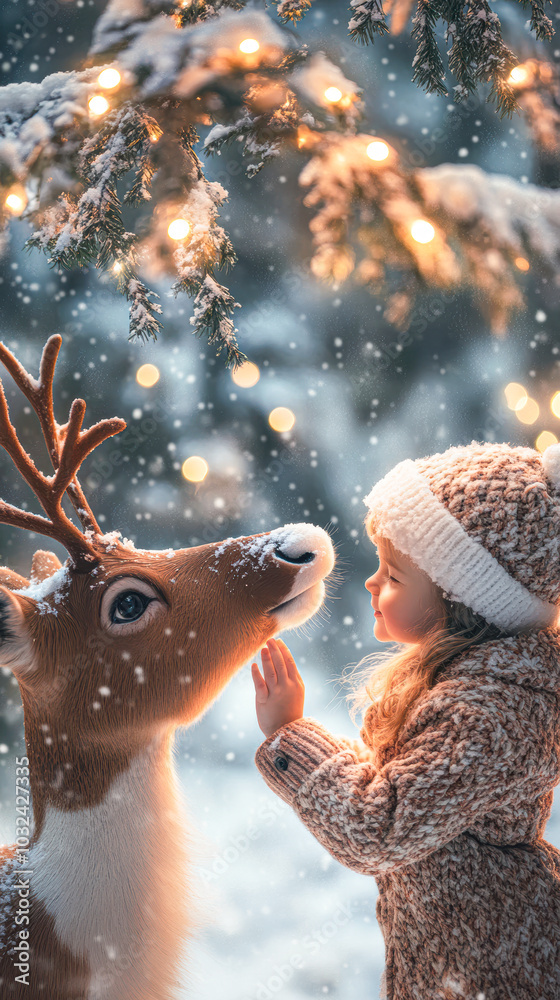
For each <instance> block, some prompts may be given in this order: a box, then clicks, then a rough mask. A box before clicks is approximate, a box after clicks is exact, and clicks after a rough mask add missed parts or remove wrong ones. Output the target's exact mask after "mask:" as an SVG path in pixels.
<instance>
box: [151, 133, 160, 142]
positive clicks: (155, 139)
mask: <svg viewBox="0 0 560 1000" xmlns="http://www.w3.org/2000/svg"><path fill="white" fill-rule="evenodd" d="M150 139H151V140H152V142H157V141H158V139H159V135H154V133H153V132H150Z"/></svg>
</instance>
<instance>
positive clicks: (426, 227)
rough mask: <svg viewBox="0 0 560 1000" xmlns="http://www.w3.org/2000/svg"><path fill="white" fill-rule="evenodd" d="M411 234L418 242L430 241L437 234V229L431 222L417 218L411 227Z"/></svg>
mask: <svg viewBox="0 0 560 1000" xmlns="http://www.w3.org/2000/svg"><path fill="white" fill-rule="evenodd" d="M410 235H411V236H412V239H413V240H416V242H417V243H429V242H430V241H431V240H433V238H434V236H435V235H436V231H435V229H434V227H433V226H432V224H431V222H426V220H425V219H416V221H415V222H413V223H412V225H411V227H410Z"/></svg>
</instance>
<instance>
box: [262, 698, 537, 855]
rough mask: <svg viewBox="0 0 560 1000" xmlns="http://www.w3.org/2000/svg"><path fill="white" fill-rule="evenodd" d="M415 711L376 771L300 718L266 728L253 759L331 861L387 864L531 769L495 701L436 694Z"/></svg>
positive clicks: (431, 847) (442, 833) (500, 794)
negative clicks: (417, 717) (417, 719)
mask: <svg viewBox="0 0 560 1000" xmlns="http://www.w3.org/2000/svg"><path fill="white" fill-rule="evenodd" d="M493 709H494V711H493ZM421 718H422V722H421V725H420V726H418V725H417V726H416V728H415V729H414V728H413V729H412V736H411V738H410V739H409V740H407V741H405V742H404V743H403V745H402V747H401V749H400V752H399V753H398V754H397V755H396V756H395V757H393V758H392V759H391V760H389V761H388V762H387V763H386V764H385V765H384V766H383V767H382V768H381V769H379V770H376V768H375V767H374V765H373V764H372V763H371V762H370V761H368V760H367V755H366V757H365V759H364V757H363V756H362V757H361V758H360V757H359V756H358V755H357V754H356V752H355V751H354V750H353V749H352V747H351V745H350V741H344V740H343V739H341V738H337V737H335V736H332V735H331V734H330V733H329V732H328V731H327V730H326V729H324V727H323V726H321V725H320V723H318V722H316V721H315V720H314V719H312V718H308V717H306V718H302V719H297V720H296V721H295V722H290V723H289V724H288V725H286V726H283V727H281V728H280V729H278V730H277V731H276V732H275V733H273V735H272V736H270V737H269V738H268V739H267V740H265V741H264V743H262V744H261V745H260V747H259V748H258V750H257V753H256V755H255V763H256V765H257V767H258V769H259V770H260V772H261V774H262V776H263V778H264V779H265V781H266V782H267V784H268V785H269V786H270V788H271V789H272V790H273V791H274V792H276V793H277V794H278V795H279V796H280V797H281V798H283V799H284V800H285V801H286V802H287V803H288V804H289V805H291V806H292V808H293V809H294V810H295V812H296V813H297V815H298V816H299V818H300V819H301V821H302V822H303V823H304V824H305V825H306V826H307V827H308V829H309V830H310V831H311V833H312V834H313V835H314V836H315V837H316V838H317V840H318V841H319V842H320V843H321V844H322V845H323V846H324V847H325V848H326V849H327V850H328V851H329V853H330V854H332V856H333V857H334V858H336V860H337V861H340V862H341V863H342V864H344V865H346V866H347V867H348V868H351V869H353V870H354V871H358V872H362V873H363V874H368V875H375V874H376V873H378V872H387V871H391V870H393V869H396V868H399V867H401V866H402V865H405V864H412V863H413V862H416V861H420V860H421V859H422V858H425V857H427V856H428V855H429V854H431V853H433V852H434V851H436V850H438V849H439V848H440V847H443V845H444V844H446V843H447V842H448V841H450V840H453V839H454V838H455V837H457V836H458V835H459V834H460V833H461V832H463V831H464V830H466V829H468V828H469V826H471V825H472V823H473V822H474V821H475V820H476V819H478V818H479V817H481V816H482V815H484V814H485V813H487V812H490V811H492V810H493V809H495V808H496V807H498V806H503V805H507V804H508V803H510V802H514V801H515V799H516V796H519V786H520V784H522V783H523V780H525V779H527V778H530V777H531V776H532V775H531V774H530V771H531V764H534V757H533V756H532V755H531V754H529V755H527V747H526V745H525V742H524V740H523V739H522V738H520V739H519V740H513V739H512V738H510V736H509V735H508V733H507V732H506V730H505V728H504V727H503V726H502V725H501V723H500V721H499V718H500V714H499V713H497V714H496V712H495V706H492V705H490V706H489V707H488V708H485V707H484V706H482V705H481V704H480V703H474V704H471V703H469V702H468V701H463V700H456V699H455V700H454V699H451V700H449V699H444V700H443V702H442V700H441V699H439V700H436V699H434V704H433V705H431V704H428V705H427V706H424V707H423V710H422V713H421ZM525 735H526V734H525ZM533 776H534V775H533Z"/></svg>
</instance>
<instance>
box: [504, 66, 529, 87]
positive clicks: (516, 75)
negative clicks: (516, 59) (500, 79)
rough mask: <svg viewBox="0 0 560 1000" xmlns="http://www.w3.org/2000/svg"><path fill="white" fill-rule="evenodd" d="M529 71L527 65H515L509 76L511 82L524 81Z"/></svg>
mask: <svg viewBox="0 0 560 1000" xmlns="http://www.w3.org/2000/svg"><path fill="white" fill-rule="evenodd" d="M527 76H528V73H527V70H526V69H525V66H514V67H513V69H512V71H511V73H510V74H509V77H508V82H509V83H524V82H525V80H526V79H527Z"/></svg>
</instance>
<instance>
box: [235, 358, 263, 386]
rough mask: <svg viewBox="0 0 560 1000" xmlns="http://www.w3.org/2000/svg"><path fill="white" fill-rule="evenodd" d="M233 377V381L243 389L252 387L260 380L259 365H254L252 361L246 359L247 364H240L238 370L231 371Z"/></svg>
mask: <svg viewBox="0 0 560 1000" xmlns="http://www.w3.org/2000/svg"><path fill="white" fill-rule="evenodd" d="M231 377H232V380H233V382H235V384H236V385H238V386H240V387H241V388H242V389H250V388H251V386H252V385H256V383H257V382H258V381H259V379H260V377H261V373H260V371H259V369H258V366H257V365H254V364H253V362H252V361H246V362H245V364H243V365H240V366H239V368H238V369H237V371H234V372H232V373H231Z"/></svg>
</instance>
